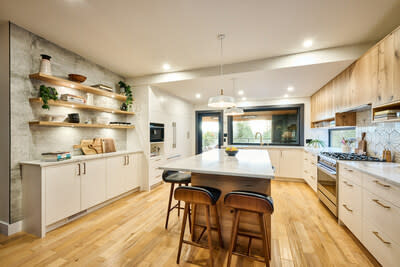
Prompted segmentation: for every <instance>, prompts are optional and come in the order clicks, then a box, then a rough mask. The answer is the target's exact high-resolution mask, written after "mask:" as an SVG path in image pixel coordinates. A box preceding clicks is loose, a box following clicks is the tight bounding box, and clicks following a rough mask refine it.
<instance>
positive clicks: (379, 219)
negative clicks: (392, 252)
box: [363, 190, 400, 244]
mask: <svg viewBox="0 0 400 267" xmlns="http://www.w3.org/2000/svg"><path fill="white" fill-rule="evenodd" d="M363 206H364V217H365V219H366V220H367V221H369V222H370V223H372V224H373V225H375V226H376V227H377V228H378V229H379V230H380V231H382V232H384V233H385V234H387V235H389V236H390V237H391V238H392V239H393V240H394V242H396V243H397V244H400V231H399V230H398V226H399V225H400V208H398V207H396V206H394V205H393V204H392V203H390V202H388V201H386V200H384V199H382V198H381V197H378V196H377V195H374V194H372V193H370V192H368V191H367V190H364V192H363Z"/></svg>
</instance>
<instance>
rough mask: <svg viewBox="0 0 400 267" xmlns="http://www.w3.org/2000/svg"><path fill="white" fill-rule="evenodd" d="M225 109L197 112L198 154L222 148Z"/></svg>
mask: <svg viewBox="0 0 400 267" xmlns="http://www.w3.org/2000/svg"><path fill="white" fill-rule="evenodd" d="M222 120H223V111H197V112H196V154H200V153H203V152H206V151H209V150H212V149H216V148H221V146H222V144H223V125H224V124H223V121H222Z"/></svg>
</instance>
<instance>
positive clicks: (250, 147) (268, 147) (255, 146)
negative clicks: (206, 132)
mask: <svg viewBox="0 0 400 267" xmlns="http://www.w3.org/2000/svg"><path fill="white" fill-rule="evenodd" d="M231 146H233V147H237V148H240V149H304V146H275V145H273V146H272V145H265V146H260V145H228V146H223V147H222V148H226V147H231Z"/></svg>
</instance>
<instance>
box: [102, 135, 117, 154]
mask: <svg viewBox="0 0 400 267" xmlns="http://www.w3.org/2000/svg"><path fill="white" fill-rule="evenodd" d="M103 144H104V147H103V152H104V153H110V152H115V151H117V150H116V149H115V142H114V139H113V138H103Z"/></svg>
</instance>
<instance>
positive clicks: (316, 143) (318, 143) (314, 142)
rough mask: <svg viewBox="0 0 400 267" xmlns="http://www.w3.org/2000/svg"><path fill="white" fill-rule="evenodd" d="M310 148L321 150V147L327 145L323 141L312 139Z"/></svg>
mask: <svg viewBox="0 0 400 267" xmlns="http://www.w3.org/2000/svg"><path fill="white" fill-rule="evenodd" d="M308 146H312V147H314V148H320V147H325V143H324V141H322V140H319V139H312V140H311V141H310V142H309V143H308Z"/></svg>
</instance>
